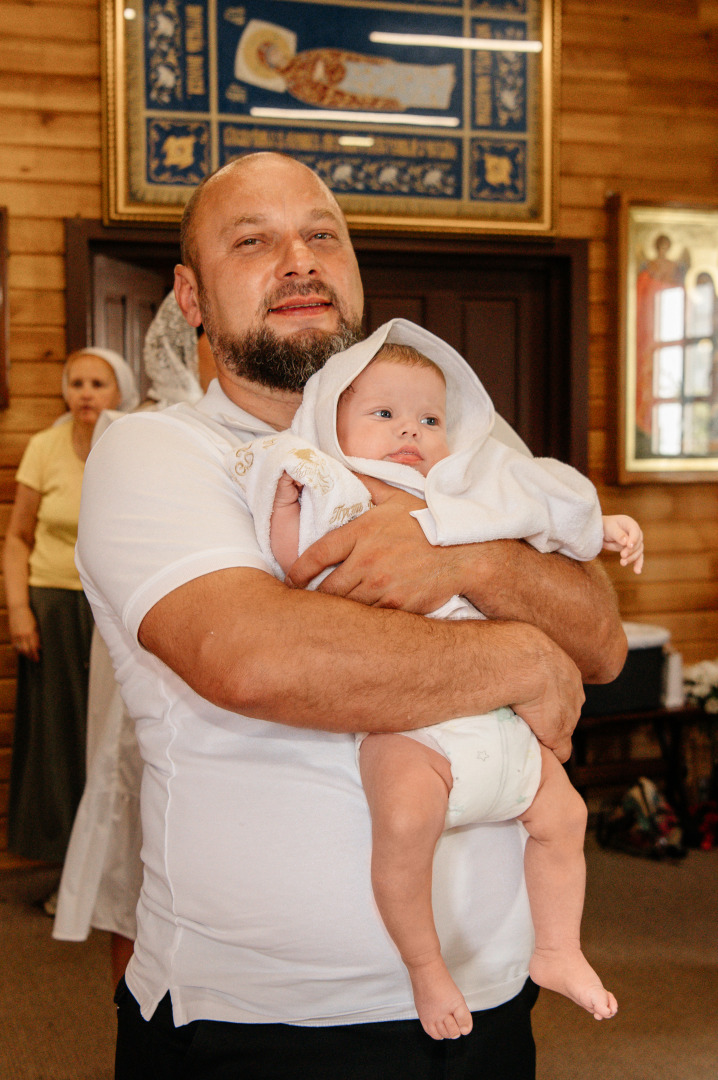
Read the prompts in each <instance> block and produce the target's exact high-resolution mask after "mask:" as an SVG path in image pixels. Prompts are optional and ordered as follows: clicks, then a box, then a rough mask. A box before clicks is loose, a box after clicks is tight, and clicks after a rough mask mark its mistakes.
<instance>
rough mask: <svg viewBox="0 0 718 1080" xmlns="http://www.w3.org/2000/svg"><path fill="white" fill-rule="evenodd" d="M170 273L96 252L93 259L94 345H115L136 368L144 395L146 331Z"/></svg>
mask: <svg viewBox="0 0 718 1080" xmlns="http://www.w3.org/2000/svg"><path fill="white" fill-rule="evenodd" d="M165 281H166V275H165V274H163V273H160V272H158V271H156V270H151V269H148V268H147V267H144V266H136V265H135V264H133V263H128V262H123V261H122V260H120V259H113V258H111V257H110V256H108V255H96V256H95V258H94V260H93V303H92V310H93V315H92V323H93V328H94V333H93V340H92V344H93V345H98V346H103V347H104V348H106V349H114V350H115V351H116V352H118V353H120V355H121V356H124V358H125V360H126V361H127V363H128V364H129V365H130V367H131V368H132V369H133V371H134V373H135V377H136V379H137V386H138V389H139V391H140V398H141V399H143V398H144V397H145V396H146V392H147V379H146V378H145V374H144V369H143V366H142V346H143V343H144V340H145V334H146V333H147V330H148V328H149V325H150V323H151V322H152V320H153V319H154V317H155V314H156V312H157V309H158V307H159V306H160V304H161V303H162V301H163V300H164V298H165V295H166V292H167V290H166V285H165Z"/></svg>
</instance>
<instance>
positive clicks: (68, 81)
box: [0, 69, 100, 117]
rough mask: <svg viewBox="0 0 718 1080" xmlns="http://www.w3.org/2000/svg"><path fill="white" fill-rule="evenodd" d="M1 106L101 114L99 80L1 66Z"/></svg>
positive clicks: (55, 111)
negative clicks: (13, 70) (9, 70)
mask: <svg viewBox="0 0 718 1080" xmlns="http://www.w3.org/2000/svg"><path fill="white" fill-rule="evenodd" d="M0 108H3V109H5V108H8V109H30V110H33V111H36V110H37V109H50V110H51V111H52V112H53V113H57V112H65V113H76V112H83V113H92V114H93V115H95V116H98V117H99V114H100V84H99V79H96V78H86V77H85V75H84V73H83V75H82V77H78V76H74V77H72V76H65V75H54V76H44V75H35V74H32V75H22V74H12V75H11V74H9V73H7V74H6V73H5V71H4V70H2V69H0Z"/></svg>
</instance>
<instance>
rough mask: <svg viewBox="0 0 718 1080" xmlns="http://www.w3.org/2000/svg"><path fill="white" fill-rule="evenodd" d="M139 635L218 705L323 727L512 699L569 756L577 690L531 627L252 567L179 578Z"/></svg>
mask: <svg viewBox="0 0 718 1080" xmlns="http://www.w3.org/2000/svg"><path fill="white" fill-rule="evenodd" d="M233 598H234V599H233ZM140 640H141V642H142V644H143V645H144V646H145V647H146V648H147V649H149V651H150V652H153V653H154V654H155V655H157V656H158V657H159V658H160V659H161V660H163V661H164V662H165V663H166V664H167V665H168V666H169V667H171V668H172V670H173V671H175V672H176V673H177V674H178V675H179V676H180V677H181V678H182V679H184V681H185V682H187V683H188V684H189V685H190V686H191V687H192V689H194V690H195V691H196V692H197V693H199V694H200V695H202V696H203V697H205V698H207V699H208V700H209V701H211V702H213V703H214V704H216V705H219V706H221V707H222V708H226V709H230V710H232V711H235V712H239V713H243V714H245V715H249V716H254V717H257V718H258V719H265V720H273V721H278V722H281V723H285V724H291V725H295V726H300V727H310V728H318V729H322V730H327V731H342V732H352V731H402V730H410V729H413V728H416V727H422V726H425V725H428V724H433V723H437V722H438V721H440V720H446V719H449V718H451V717H455V716H462V715H469V714H473V713H482V712H486V711H489V710H490V709H493V708H496V707H498V706H500V705H507V704H510V705H513V706H514V708H515V709H516V711H517V712H518V713H519V714H520V715H523V716H524V717H525V719H526V720H527V722H528V723H530V724H531V726H532V727H533V729H534V730H535V731H536V733H537V735H538V736H539V738H541V737H542V736H543V741H546V743H547V745H551V746H552V747H554V748H555V749H556V752H557V753H558V754H559V756H562V757H565V756H566V754H567V753H568V746H569V743H568V740H569V738H570V732H571V731H572V730H573V727H574V725H575V722H576V719H577V717H578V712H579V709H580V705H581V701H582V697H583V695H582V691H581V683H580V678H579V676H578V672H577V670H576V668H575V665H574V664H573V663H572V661H570V660H569V659H568V657H567V656H566V655H565V654H564V652H563V651H562V650H561V649H559V648H558V647H557V646H556V645H554V644H553V643H552V642H551V641H550V640H549V639H548V638H547V636H546V635H545V634H543V633H542V632H541V631H540V630H537V629H535V628H534V627H531V626H526V625H525V624H523V623H519V622H503V621H497V622H473V621H472V622H459V623H457V622H445V623H444V622H438V621H434V620H429V619H425V618H423V617H421V616H418V615H413V614H409V613H406V612H402V611H391V610H386V609H380V608H370V607H366V606H364V605H362V604H356V603H353V602H352V601H348V600H344V599H342V598H339V597H331V596H322V595H320V594H317V593H308V592H300V591H293V590H290V589H287V588H286V587H285V586H283V585H282V584H280V583H279V582H277V581H275V580H274V579H273V578H271V577H269V576H268V575H267V574H264V573H262V572H260V571H257V570H225V571H219V572H217V573H214V574H209V575H206V576H205V577H203V578H199V579H197V580H195V581H192V582H189V583H188V584H187V585H184V586H182V587H180V588H179V589H177V590H175V591H174V592H173V593H170V594H169V595H168V596H167V597H165V598H164V599H163V600H161V601H160V602H159V603H158V604H157V605H155V607H154V608H152V609H151V611H150V612H149V613H148V615H147V616H146V617H145V619H144V621H143V623H142V626H141V628H140Z"/></svg>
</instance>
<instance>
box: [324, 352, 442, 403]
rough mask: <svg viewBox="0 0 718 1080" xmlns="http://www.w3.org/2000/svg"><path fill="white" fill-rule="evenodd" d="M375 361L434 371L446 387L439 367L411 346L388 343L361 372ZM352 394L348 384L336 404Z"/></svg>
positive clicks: (351, 385)
mask: <svg viewBox="0 0 718 1080" xmlns="http://www.w3.org/2000/svg"><path fill="white" fill-rule="evenodd" d="M377 360H384V361H385V362H386V363H389V364H397V365H399V366H401V367H418V368H425V369H428V370H429V371H435V372H436V373H437V375H438V376H439V378H440V379H441V381H442V382H443V384H444V386H446V376H445V375H444V372H443V371H442V370H441V368H440V367H439V365H438V364H435V363H434V361H433V360H430V359H429V357H428V356H424V354H423V353H421V352H419V350H418V349H415V348H414V346H413V345H399V344H396V343H395V342H393V341H388V342H387V343H386V344H385V345H382V347H381V348H380V349H379V351H378V352H377V353H376V354H375V355H374V356H372V358H371V360H370V361H369V363H368V364H367V365H366V367H365V368H363V369H362V372H364V371H367V370H368V369H369V368H370V367H371V366H372V364H375V363H376V362H377ZM360 374H361V373H360ZM353 393H354V384H353V383H350V384H349V386H347V387H346V389H345V390H342V392H341V394H340V395H339V401H338V402H337V404H338V405H341V403H342V402H343V401H344V400H345V398H346V395H347V394H353Z"/></svg>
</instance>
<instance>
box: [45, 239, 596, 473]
mask: <svg viewBox="0 0 718 1080" xmlns="http://www.w3.org/2000/svg"><path fill="white" fill-rule="evenodd" d="M66 233H67V282H68V286H67V338H68V342H67V344H68V349H69V348H76V347H78V345H84V344H86V343H87V342H88V340H91V335H92V334H93V332H94V333H95V343H96V344H102V342H101V340H100V337H99V336H98V333H102V332H103V331H102V330H101V329H100V326H101V324H102V320H103V319H104V325H105V326H106V327H107V328H108V333H114V331H111V330H110V328H111V327H112V326H114V325H118V326H119V323H120V322H121V318H120V314H119V312H115V311H114V310H112V309H113V308H114V307H115V305H119V308H120V309H121V312H122V316H123V317H124V315H125V307H123V305H125V306H127V305H129V304H130V303H131V300H130V299H129V298H130V297H134V296H137V297H138V304H139V305H140V310H141V311H142V314H141V315H138V316H137V318H136V319H135V321H134V324H133V325H134V326H135V328H136V329H135V330H133V331H129V330H125V331H124V332H125V335H126V337H125V345H124V350H125V353H126V355H127V356H128V357H132V358H133V359H134V358H135V357H139V355H140V352H141V349H140V340H139V339H141V336H142V327H143V326H146V325H147V320H148V316H149V314H150V312H151V311H152V308H153V305H155V306H156V302H157V301H155V300H153V299H151V296H158V297H159V299H161V298H162V296H164V295H165V294H166V293H167V292H168V291H169V289H170V288H171V282H172V267H173V265H174V263H176V262H177V261H178V250H177V242H178V230H177V229H176V227H167V228H163V229H153V230H146V229H145V230H143V229H141V228H124V227H123V228H114V227H113V228H107V227H104V226H102V225H101V224H100V223H99V222H88V221H81V220H76V219H72V220H68V221H67V222H66ZM352 239H353V241H354V246H355V249H356V252H357V257H358V260H359V265H360V268H361V271H362V279H363V282H364V291H365V294H366V319H365V323H366V329H367V331H371V330H375V329H376V328H377V327H378V326H380V325H381V324H382V323H383V322H386V321H387V319H391V318H395V317H399V316H403V317H404V318H407V319H411V320H412V321H413V322H416V323H419V324H420V325H422V326H424V327H426V329H427V330H431V331H432V332H433V333H435V334H437V335H438V336H439V337H441V338H443V339H444V340H445V341H448V342H449V343H450V344H451V345H453V346H454V348H455V349H457V351H458V352H460V353H461V354H462V355H463V356H465V357H466V359H467V360H468V362H469V363H470V364H471V365H472V367H473V368H474V370H475V371H476V372H477V373H478V375H479V377H480V378H481V380H482V381H483V383H484V385H485V386H486V389H487V390H488V392H489V394H490V395H491V397H492V398H493V400H494V404H495V405H496V409H497V411H498V412H499V413H500V414H501V415H502V416H503V417H504V418H505V419H506V420H507V421H508V422H509V423H510V424H511V425H512V426H513V427H514V428H515V429H516V431H517V432H518V433H519V435H520V436H521V437H522V438H523V439H524V441H525V442H526V443H527V444H528V446H529V447H530V448H531V450H532V451H533V452H534V454H537V455H548V456H554V457H559V458H561V459H562V460H563V461H567V462H569V463H570V464H571V465H574V466H576V468H578V469H581V470H582V471H583V472H585V471H586V468H587V410H588V330H587V311H588V270H587V243H586V241H582V240H535V239H529V238H526V239H507V238H502V237H493V238H475V239H472V238H464V239H460V240H459V239H454V240H452V239H443V240H441V239H436V238H431V237H401V236H392V235H386V234H385V235H382V234H379V233H367V234H357V235H353V237H352ZM105 258H108V260H109V261H108V264H103V263H102V262H101V260H103V259H105ZM118 260H119V262H120V263H123V264H124V270H122V271H121V269H120V268H119V267H118V266H114V268H113V270H112V274H113V275H114V276H115V278H116V280H117V281H118V283H120V289H119V293H118V299H117V300H115V299H112V297H113V296H114V294H113V293H112V291H110V294H109V297H108V299H106V300H102V301H98V303H99V304H100V306H101V305H102V304H104V306H105V314H104V315H102V314H100V313H99V312H97V313H96V312H93V310H92V309H93V284H92V282H93V280H94V279H95V278H96V277H97V276H98V274H97V271H96V270H95V267H97V266H100V267H102V266H103V265H109V264H110V263H113V264H114V263H116V262H117V261H118ZM148 273H149V275H150V276H149V277H148V278H145V276H144V275H145V274H148ZM122 274H130V276H131V277H132V276H133V275H137V276H136V277H135V280H134V283H132V284H130V282H125V283H124V284H122ZM155 279H156V280H157V281H158V282H159V283H160V284H159V289H158V292H157V293H152V294H151V293H150V289H151V288H155V285H154V284H153V285H151V286H150V285H149V284H145V282H150V281H155ZM123 290H126V291H125V292H123ZM122 297H126V298H127V299H122ZM144 301H148V302H147V303H145V306H144V308H143V307H142V306H141V305H142V302H144ZM131 321H132V320H131ZM93 327H94V328H95V329H94V330H93ZM118 332H119V331H118ZM133 335H134V336H133ZM108 340H109V339H108ZM111 347H115V346H111ZM120 351H122V350H120Z"/></svg>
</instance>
